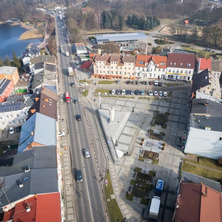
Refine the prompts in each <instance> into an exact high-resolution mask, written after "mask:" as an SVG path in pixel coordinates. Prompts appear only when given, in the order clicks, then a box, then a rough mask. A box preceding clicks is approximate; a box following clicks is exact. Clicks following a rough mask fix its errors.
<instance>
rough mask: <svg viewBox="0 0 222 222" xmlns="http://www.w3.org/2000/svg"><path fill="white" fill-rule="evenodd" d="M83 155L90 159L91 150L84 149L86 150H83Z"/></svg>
mask: <svg viewBox="0 0 222 222" xmlns="http://www.w3.org/2000/svg"><path fill="white" fill-rule="evenodd" d="M83 153H84V156H85V157H86V158H89V157H90V152H89V149H84V150H83Z"/></svg>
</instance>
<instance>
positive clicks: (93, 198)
mask: <svg viewBox="0 0 222 222" xmlns="http://www.w3.org/2000/svg"><path fill="white" fill-rule="evenodd" d="M56 24H57V30H58V32H57V35H58V41H59V45H60V46H61V45H63V49H64V53H63V54H61V53H60V62H61V64H59V67H60V71H61V72H62V78H63V84H64V89H65V92H69V93H70V97H71V98H72V100H71V102H70V103H68V104H67V111H68V114H67V115H68V116H67V119H68V121H67V122H68V123H69V137H70V150H71V153H70V156H71V162H72V166H71V171H72V174H73V181H74V192H75V200H76V201H75V203H76V217H77V221H80V222H85V221H86V222H88V221H92V222H100V221H101V222H104V221H106V220H107V219H106V213H105V209H104V199H103V193H102V187H101V183H100V179H101V178H100V177H99V172H98V170H97V167H96V164H95V159H94V156H93V155H92V151H91V157H90V158H85V157H84V155H83V149H84V148H88V149H90V146H89V135H88V134H89V132H88V129H87V127H88V126H87V125H86V121H85V115H84V112H83V104H82V102H81V96H80V94H79V92H78V90H77V88H75V87H71V86H70V83H71V82H74V77H69V76H68V70H67V69H68V67H69V66H71V64H73V61H72V59H71V57H67V56H65V53H66V52H67V51H69V53H70V54H71V47H70V45H69V44H68V43H69V41H68V39H67V33H66V28H65V26H64V24H63V21H61V20H59V19H58V17H57V23H56ZM65 92H64V93H65ZM74 98H75V99H78V101H79V103H77V104H74V103H73V99H74ZM76 114H81V117H82V120H81V121H77V120H76ZM67 139H68V138H67ZM76 170H80V171H81V172H82V176H83V181H82V182H79V183H78V182H76Z"/></svg>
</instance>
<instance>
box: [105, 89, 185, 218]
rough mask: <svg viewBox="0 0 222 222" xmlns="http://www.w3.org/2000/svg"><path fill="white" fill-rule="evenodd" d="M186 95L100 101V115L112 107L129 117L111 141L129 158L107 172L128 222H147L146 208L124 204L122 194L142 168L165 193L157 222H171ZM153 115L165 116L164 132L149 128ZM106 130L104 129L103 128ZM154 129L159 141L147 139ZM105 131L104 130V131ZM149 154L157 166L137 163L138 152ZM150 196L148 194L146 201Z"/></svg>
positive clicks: (106, 98)
mask: <svg viewBox="0 0 222 222" xmlns="http://www.w3.org/2000/svg"><path fill="white" fill-rule="evenodd" d="M188 102H189V94H188V91H187V90H175V91H173V92H172V96H171V97H169V98H168V99H163V98H162V99H139V98H118V97H102V98H101V106H102V110H104V113H107V115H108V110H109V109H111V108H112V107H114V108H115V111H116V115H118V112H123V113H124V112H126V113H130V115H129V116H128V120H127V121H126V122H125V125H124V126H121V132H119V134H118V136H117V135H115V139H116V140H118V144H117V146H116V148H117V149H120V150H123V151H128V154H129V155H124V156H123V157H122V158H121V159H119V160H118V161H117V163H116V164H114V165H112V167H111V168H110V171H111V175H113V176H112V181H113V188H114V192H115V195H116V198H117V199H118V200H119V201H118V203H119V206H120V209H121V211H122V213H123V216H124V217H126V218H127V219H128V221H142V220H143V218H142V217H141V215H142V212H143V217H144V219H147V218H148V210H149V206H147V205H142V204H140V203H139V202H138V200H137V199H133V201H128V200H127V199H126V198H125V194H126V191H127V189H128V187H129V186H130V181H131V179H132V178H133V174H134V169H135V167H139V168H142V171H143V172H149V171H150V170H152V171H155V172H156V176H155V177H154V184H155V182H156V180H157V179H163V180H164V181H165V187H164V188H165V189H164V192H163V194H162V196H161V209H160V214H159V219H158V221H164V222H168V221H171V220H172V216H173V210H174V204H175V200H176V191H177V188H178V184H179V179H180V178H179V170H180V164H181V161H182V157H183V152H182V148H181V146H179V145H180V144H178V141H180V138H181V137H183V136H185V132H186V127H187V124H188V119H189V106H188ZM154 111H159V112H161V113H162V112H163V113H165V112H168V113H169V116H168V122H167V128H166V129H162V128H161V127H159V126H154V127H153V126H152V127H151V126H150V122H151V120H152V118H153V114H154ZM105 127H107V126H105ZM150 128H152V129H154V130H155V131H157V132H160V131H161V132H164V133H165V136H164V138H163V140H162V141H156V140H151V139H149V138H148V134H147V130H148V129H150ZM107 130H108V129H106V131H107ZM142 138H144V139H145V143H144V144H146V145H143V146H141V145H140V142H141V139H142ZM163 142H164V143H166V148H165V150H161V149H158V146H159V145H160V144H162V143H163ZM144 149H145V150H152V149H153V151H154V152H156V151H158V153H159V163H158V165H156V164H152V163H151V162H150V161H144V162H143V161H139V160H138V158H139V153H140V152H141V150H144ZM153 196H154V191H151V193H150V196H149V197H150V198H152V197H153Z"/></svg>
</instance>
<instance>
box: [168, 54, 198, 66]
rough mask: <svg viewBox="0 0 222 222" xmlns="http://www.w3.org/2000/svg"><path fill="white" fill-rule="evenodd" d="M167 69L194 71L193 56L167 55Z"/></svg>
mask: <svg viewBox="0 0 222 222" xmlns="http://www.w3.org/2000/svg"><path fill="white" fill-rule="evenodd" d="M167 67H172V68H184V69H194V68H195V55H194V54H180V53H169V54H168V57H167Z"/></svg>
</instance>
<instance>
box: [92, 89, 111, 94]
mask: <svg viewBox="0 0 222 222" xmlns="http://www.w3.org/2000/svg"><path fill="white" fill-rule="evenodd" d="M99 92H100V93H101V94H105V93H107V94H110V90H108V89H96V90H95V93H96V94H97V93H99Z"/></svg>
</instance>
